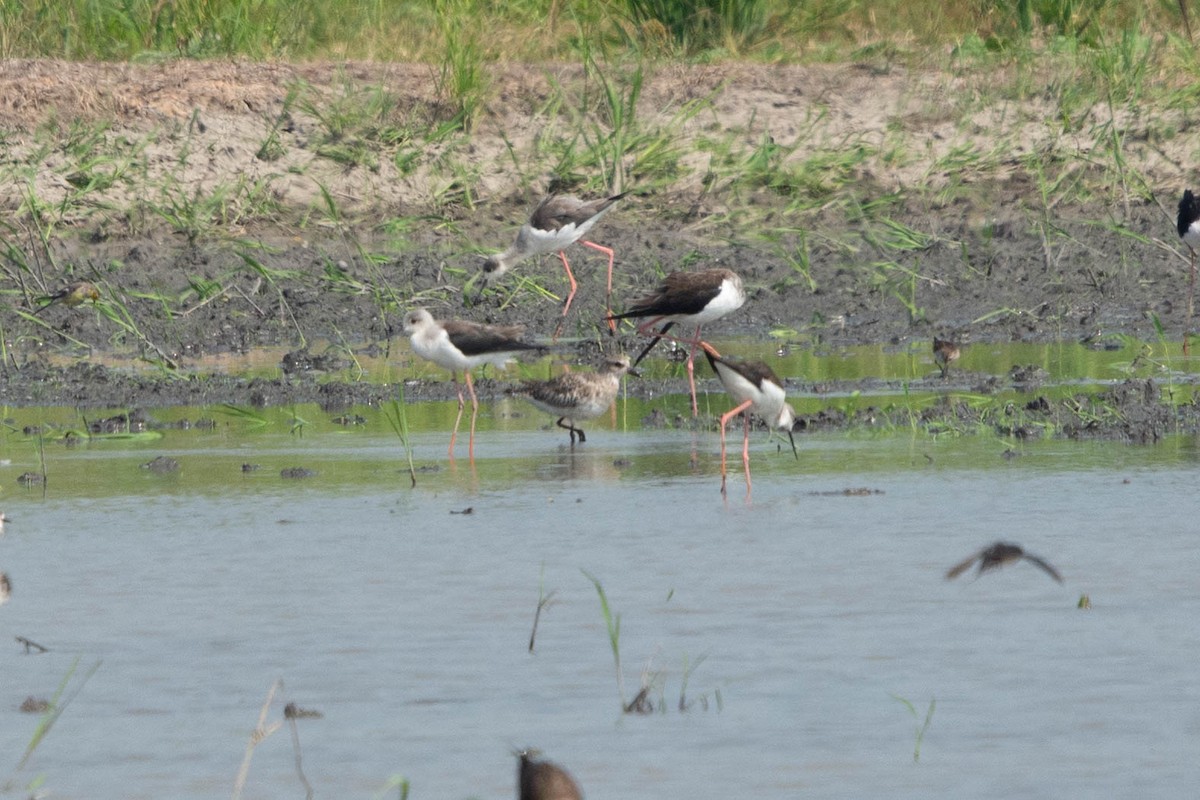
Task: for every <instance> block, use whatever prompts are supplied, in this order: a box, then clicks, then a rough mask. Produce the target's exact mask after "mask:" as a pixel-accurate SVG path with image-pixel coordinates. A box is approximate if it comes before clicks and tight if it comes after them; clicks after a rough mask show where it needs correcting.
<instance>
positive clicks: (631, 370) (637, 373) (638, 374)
mask: <svg viewBox="0 0 1200 800" xmlns="http://www.w3.org/2000/svg"><path fill="white" fill-rule="evenodd" d="M625 374H627V375H632V376H633V377H635V378H640V377H642V371H641V370H639V369H634V368H633V367H630V368H629V369H627V370H625Z"/></svg>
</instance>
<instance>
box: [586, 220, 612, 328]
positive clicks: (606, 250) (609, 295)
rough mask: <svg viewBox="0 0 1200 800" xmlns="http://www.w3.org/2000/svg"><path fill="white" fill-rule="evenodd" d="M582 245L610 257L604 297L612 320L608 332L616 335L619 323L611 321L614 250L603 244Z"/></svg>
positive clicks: (605, 305)
mask: <svg viewBox="0 0 1200 800" xmlns="http://www.w3.org/2000/svg"><path fill="white" fill-rule="evenodd" d="M580 244H581V245H583V246H584V247H590V248H592V249H593V250H599V251H600V252H601V253H605V254H607V255H608V291H607V294H605V295H604V310H605V311H606V312H607V314H606V316H608V317H609V318H610V319H609V320H608V330H609V331H610V332H611V333H616V332H617V321H616V320H615V319H611V317H612V274H613V251H612V248H611V247H605V246H604V245H602V244H596V243H595V242H584V241H581V242H580Z"/></svg>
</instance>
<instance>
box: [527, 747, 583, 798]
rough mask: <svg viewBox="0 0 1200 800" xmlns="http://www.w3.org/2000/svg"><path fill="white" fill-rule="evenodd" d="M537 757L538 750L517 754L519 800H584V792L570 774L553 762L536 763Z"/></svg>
mask: <svg viewBox="0 0 1200 800" xmlns="http://www.w3.org/2000/svg"><path fill="white" fill-rule="evenodd" d="M537 755H539V753H538V752H537V751H536V750H522V751H521V752H519V753H517V758H518V759H520V763H519V764H518V766H517V797H518V799H519V800H583V792H581V791H580V790H579V784H577V783H575V779H574V778H572V777H571V775H570V773H568V772H567V771H566V770H565V769H563V768H562V767H560V766H558V765H557V764H555V763H553V762H551V761H534V757H535V756H537Z"/></svg>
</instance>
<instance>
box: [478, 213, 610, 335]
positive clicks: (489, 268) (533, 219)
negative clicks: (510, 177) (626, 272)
mask: <svg viewBox="0 0 1200 800" xmlns="http://www.w3.org/2000/svg"><path fill="white" fill-rule="evenodd" d="M626 194H627V193H626V192H622V193H621V194H614V195H612V196H611V197H605V198H603V199H600V200H580V199H579V198H578V197H575V196H574V195H569V194H550V195H547V196H546V197H544V198H542V201H541V202H540V203H538V204H537V207H535V208H534V209H533V213H532V214H530V215H529V220H528V221H527V222H525V224H524V225H522V226H521V229H520V230H519V231H517V238H516V240H515V241H514V242H513V243H512V246H510V247H509V248H508V249H507V250H505V251H504V252H503V253H496V254H495V255H491V256H488V258H487V260H486V261H484V262H483V278H484V284H485V285H486V286H490V285H492V283H494V282H495V281H496V280H497V279H498V278H499V277H500V276H501V275H503V274H504V273H505V272H507V271H508V270H509V269H511V268H512V267H513V266H514V265H516V264H517V263H518V262H520V261H523V260H524V259H526V258H531V257H532V256H540V255H545V254H547V253H558V257H559V258H561V259H562V265H563V269H565V270H566V272H567V280H568V281H569V282H570V284H571V288H570V290H569V291H568V293H567V299H566V301H565V302H564V303H563V311H562V313H563V317H564V318H565V317H566V316H567V312H568V311H570V309H571V301H572V300H574V299H575V290H576V289H577V288H578V284H577V283H576V281H575V275H574V274H573V273H572V272H571V264H570V262H568V261H567V254H566V252H564V251H565V250H566V249H567V248H568V247H570V246H571V245H573V244H574V243H575V242H579V243H580V244H582V245H584V246H585V247H590V248H592V249H593V250H599V251H600V252H602V253H604V254H605V255H607V256H608V293H607V295H606V296H605V298H606V299H605V303H606V307H608V308H611V307H612V275H613V251H612V248H610V247H605V246H604V245H600V244H596V243H595V242H590V241H587V240H586V239H584V238H583V237H584V236H586V235H587V234H588V231H590V230H591V229H592V228H593V227H594V226H595V225H596V223H597V222H599V221H600V218H601V217H603V216H604V215H605V214H607V213H608V211H609V210H610V209H611V208H612V206H613V204H614V203H616V202H617V201H618V200H620V199H621V198H622V197H624V196H625V195H626ZM559 330H560V331H561V330H562V323H561V322H560V323H559Z"/></svg>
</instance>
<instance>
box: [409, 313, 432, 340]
mask: <svg viewBox="0 0 1200 800" xmlns="http://www.w3.org/2000/svg"><path fill="white" fill-rule="evenodd" d="M432 324H433V315H432V314H430V313H429V312H428V311H426V310H425V309H423V308H414V309H413V310H412V311H410V312H408V313H407V314H405V315H404V332H405V333H406V334H407V335H409V336H412V335H413V334H414V333H416V332H417V331H420V330H422V329H424V328H427V327H429V326H430V325H432Z"/></svg>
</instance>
